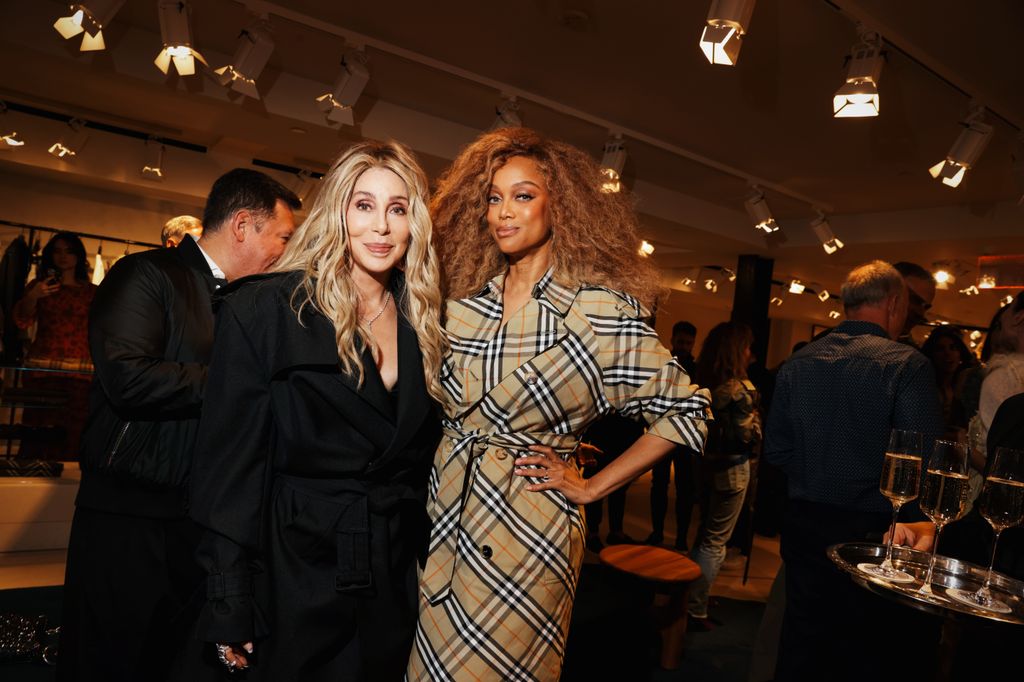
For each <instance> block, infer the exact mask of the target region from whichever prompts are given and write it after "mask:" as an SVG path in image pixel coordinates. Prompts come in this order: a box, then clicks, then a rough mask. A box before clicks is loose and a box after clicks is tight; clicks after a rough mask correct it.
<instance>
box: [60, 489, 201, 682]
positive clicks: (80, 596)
mask: <svg viewBox="0 0 1024 682" xmlns="http://www.w3.org/2000/svg"><path fill="white" fill-rule="evenodd" d="M198 537H199V533H198V530H197V528H196V526H195V524H193V523H192V521H190V520H188V519H172V520H166V519H151V518H142V517H136V516H127V515H123V514H110V513H106V512H100V511H94V510H91V509H83V508H78V509H77V510H76V511H75V517H74V521H73V522H72V525H71V539H70V542H69V545H68V564H67V573H66V576H65V579H64V609H63V622H62V629H61V636H60V657H59V662H58V664H57V679H58V680H61V681H62V682H63V681H68V680H89V681H91V680H97V681H99V680H102V681H103V682H119V681H121V680H124V681H126V682H127V681H131V682H138V681H139V680H160V679H163V677H164V675H165V673H166V671H167V669H168V665H169V664H170V663H171V662H172V660H173V659H174V658H175V657H178V656H186V657H187V656H196V657H198V656H199V651H200V646H201V643H200V642H198V641H196V640H193V639H192V638H191V637H190V633H189V630H190V628H191V626H192V625H193V620H194V618H195V616H196V613H197V611H196V607H197V606H198V604H199V602H198V601H197V590H198V589H199V588H200V587H201V586H202V587H205V574H204V573H202V572H200V570H199V565H198V564H197V563H196V560H195V556H194V555H195V549H196V544H197V542H198ZM202 597H203V598H204V599H205V594H203V595H202Z"/></svg>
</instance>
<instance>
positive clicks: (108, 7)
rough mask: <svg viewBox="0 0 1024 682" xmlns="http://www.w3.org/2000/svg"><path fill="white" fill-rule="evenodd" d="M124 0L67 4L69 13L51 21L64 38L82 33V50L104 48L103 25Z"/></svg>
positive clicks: (91, 0)
mask: <svg viewBox="0 0 1024 682" xmlns="http://www.w3.org/2000/svg"><path fill="white" fill-rule="evenodd" d="M124 2H125V0H89V2H80V3H71V4H70V5H68V7H69V8H70V11H71V14H69V15H68V16H66V17H61V18H60V19H58V20H57V21H55V22H54V23H53V28H54V29H56V31H57V33H59V34H60V35H61V37H63V38H64V40H71V39H72V38H74V37H75V36H77V35H79V34H82V44H81V46H80V47H79V48H78V49H79V50H81V51H82V52H92V51H95V50H105V49H106V47H107V45H106V43H104V42H103V27H104V26H106V25H107V24H109V23H110V20H111V19H113V18H114V15H115V14H117V11H118V10H119V9H121V6H122V5H123V4H124Z"/></svg>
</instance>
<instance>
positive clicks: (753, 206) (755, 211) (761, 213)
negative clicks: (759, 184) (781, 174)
mask: <svg viewBox="0 0 1024 682" xmlns="http://www.w3.org/2000/svg"><path fill="white" fill-rule="evenodd" d="M743 203H744V205H745V206H746V207H747V215H749V216H750V219H751V220H753V221H754V227H755V228H757V229H758V230H764V231H765V232H766V233H768V234H771V233H772V232H777V231H778V229H779V225H778V223H776V222H775V218H773V217H772V211H771V209H770V208H768V201H767V200H766V199H765V198H764V192H762V191H761V190H760V189H758V188H756V187H755V188H754V191H753V193H752V194H751V195H750V196H748V197H747V199H746V201H744V202H743Z"/></svg>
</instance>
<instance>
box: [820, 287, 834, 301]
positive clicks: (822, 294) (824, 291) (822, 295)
mask: <svg viewBox="0 0 1024 682" xmlns="http://www.w3.org/2000/svg"><path fill="white" fill-rule="evenodd" d="M830 298H832V294H830V293H828V289H822V290H821V291H820V292H819V293H818V300H819V301H821V302H822V303H826V302H828V299H830Z"/></svg>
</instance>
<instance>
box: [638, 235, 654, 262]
mask: <svg viewBox="0 0 1024 682" xmlns="http://www.w3.org/2000/svg"><path fill="white" fill-rule="evenodd" d="M638 251H639V253H640V255H641V256H643V257H645V258H646V257H647V256H650V255H651V254H653V253H654V244H652V243H650V242H649V241H647V240H646V239H644V240H643V241H641V242H640V248H639V249H638Z"/></svg>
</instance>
